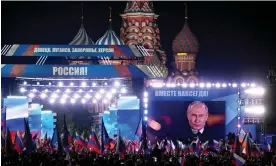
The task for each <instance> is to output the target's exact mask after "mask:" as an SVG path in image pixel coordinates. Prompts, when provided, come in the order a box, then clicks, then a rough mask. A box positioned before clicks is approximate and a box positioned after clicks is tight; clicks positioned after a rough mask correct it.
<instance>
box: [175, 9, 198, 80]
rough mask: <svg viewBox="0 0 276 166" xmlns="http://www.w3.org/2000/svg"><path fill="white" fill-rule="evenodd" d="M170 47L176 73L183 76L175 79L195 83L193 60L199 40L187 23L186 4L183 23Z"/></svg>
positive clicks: (196, 75)
mask: <svg viewBox="0 0 276 166" xmlns="http://www.w3.org/2000/svg"><path fill="white" fill-rule="evenodd" d="M172 49H173V54H174V58H175V65H176V69H177V72H176V73H177V74H176V75H182V76H183V79H180V80H175V81H176V82H180V83H181V82H187V83H197V82H198V73H197V72H196V70H195V62H196V56H197V53H198V50H199V42H198V40H197V38H196V36H195V35H194V34H193V33H192V31H191V30H190V28H189V25H188V11H187V4H185V24H184V26H183V28H182V30H181V31H180V32H179V33H178V35H177V36H176V37H175V39H174V41H173V45H172Z"/></svg>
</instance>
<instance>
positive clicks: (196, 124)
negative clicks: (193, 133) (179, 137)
mask: <svg viewBox="0 0 276 166" xmlns="http://www.w3.org/2000/svg"><path fill="white" fill-rule="evenodd" d="M187 116H188V120H189V124H190V126H191V128H192V129H195V130H200V129H202V128H204V126H205V124H206V121H207V119H208V112H207V110H206V108H205V105H204V104H202V103H197V104H194V105H192V106H191V108H190V110H189V111H188V113H187Z"/></svg>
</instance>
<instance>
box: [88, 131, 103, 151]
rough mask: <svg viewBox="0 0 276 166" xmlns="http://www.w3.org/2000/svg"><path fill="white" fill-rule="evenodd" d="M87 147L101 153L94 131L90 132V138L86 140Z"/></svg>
mask: <svg viewBox="0 0 276 166" xmlns="http://www.w3.org/2000/svg"><path fill="white" fill-rule="evenodd" d="M87 148H89V149H90V150H92V151H94V152H96V153H98V154H101V148H100V143H99V141H98V138H97V135H96V133H95V132H94V131H92V132H91V134H90V138H89V140H88V144H87Z"/></svg>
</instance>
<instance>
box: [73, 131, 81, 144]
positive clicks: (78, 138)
mask: <svg viewBox="0 0 276 166" xmlns="http://www.w3.org/2000/svg"><path fill="white" fill-rule="evenodd" d="M75 144H76V145H81V146H83V141H82V139H81V137H80V136H79V134H78V133H77V132H76V138H75Z"/></svg>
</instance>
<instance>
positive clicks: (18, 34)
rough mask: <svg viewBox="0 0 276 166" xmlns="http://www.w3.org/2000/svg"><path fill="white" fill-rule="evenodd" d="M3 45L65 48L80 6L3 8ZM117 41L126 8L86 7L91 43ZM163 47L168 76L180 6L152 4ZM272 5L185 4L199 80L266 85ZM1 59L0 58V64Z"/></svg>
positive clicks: (275, 34) (274, 52)
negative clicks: (109, 36)
mask: <svg viewBox="0 0 276 166" xmlns="http://www.w3.org/2000/svg"><path fill="white" fill-rule="evenodd" d="M1 3H2V10H1V12H2V13H1V14H2V22H1V23H2V25H1V29H2V31H1V35H2V36H1V42H2V46H3V45H4V44H68V43H69V42H70V41H71V40H72V39H73V38H74V36H75V35H76V34H77V32H78V30H79V28H80V22H81V19H80V18H81V2H1ZM109 6H111V7H112V8H113V10H112V19H113V23H112V25H113V30H115V32H116V34H117V35H118V36H119V34H120V33H119V29H120V26H121V17H120V16H119V14H122V13H123V11H124V8H125V6H126V2H95V1H94V2H84V26H85V28H86V31H87V33H88V35H89V36H90V37H91V38H92V40H93V41H94V42H96V40H97V39H99V38H100V37H101V36H102V35H103V34H104V33H105V31H106V30H107V28H108V18H109V8H108V7H109ZM154 9H155V13H156V14H158V15H160V17H159V20H158V25H159V28H160V34H161V44H162V47H163V48H164V50H165V52H166V54H167V57H168V59H169V61H170V62H169V63H168V67H169V69H170V70H172V67H171V64H170V63H171V61H172V41H173V39H174V38H175V36H176V35H177V34H178V32H179V31H180V30H181V28H182V27H183V25H184V13H185V11H184V9H185V7H184V2H154ZM275 16H276V11H275V2H188V17H189V19H188V23H189V26H190V28H191V30H192V32H193V33H194V34H195V35H196V36H197V38H198V40H199V43H200V50H199V54H198V58H197V64H196V66H197V67H196V68H197V70H198V71H199V72H200V75H201V76H203V77H205V78H208V79H215V80H218V81H227V80H235V81H240V80H246V81H247V80H257V81H258V80H262V81H268V80H267V79H266V76H267V75H268V66H269V65H271V64H275V63H276V58H275V56H276V47H275V46H276V42H275V38H276V31H275V30H276V25H275ZM3 61H5V59H3V58H2V63H3Z"/></svg>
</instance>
